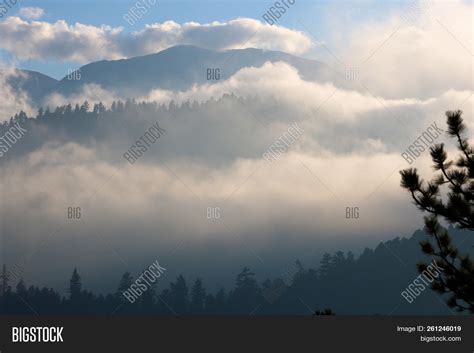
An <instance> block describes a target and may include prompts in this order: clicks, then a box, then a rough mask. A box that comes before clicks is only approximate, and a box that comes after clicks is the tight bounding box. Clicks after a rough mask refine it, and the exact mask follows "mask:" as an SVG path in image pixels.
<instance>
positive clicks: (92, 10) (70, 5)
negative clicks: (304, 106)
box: [0, 0, 409, 79]
mask: <svg viewBox="0 0 474 353" xmlns="http://www.w3.org/2000/svg"><path fill="white" fill-rule="evenodd" d="M134 3H135V1H124V0H113V1H112V0H110V1H104V0H97V1H90V0H86V1H78V0H71V1H68V2H67V6H65V5H64V2H63V1H51V0H45V1H41V2H40V4H39V3H38V1H28V0H24V1H19V2H18V3H17V5H15V6H14V7H13V8H12V9H11V10H10V11H9V13H8V16H20V17H21V18H23V19H27V20H28V16H29V15H28V13H26V12H25V13H22V10H21V9H22V8H23V9H24V8H39V9H42V10H43V11H42V12H41V15H39V14H37V15H36V16H31V15H30V17H29V20H30V21H31V20H35V21H44V22H48V23H55V22H56V21H60V20H64V21H65V22H66V23H68V24H70V25H73V24H75V23H81V24H84V25H92V26H97V27H100V26H104V25H105V26H110V27H115V28H118V27H122V28H123V32H125V33H129V32H133V31H139V30H142V29H143V28H144V26H145V25H147V24H152V23H163V22H166V21H168V20H173V21H175V22H177V23H180V24H184V23H187V22H197V23H201V24H204V23H212V22H214V21H219V22H226V21H230V20H233V19H236V18H239V17H242V18H253V19H258V20H261V19H262V15H263V14H264V13H265V12H266V11H267V10H268V9H269V8H270V6H272V5H273V2H272V1H266V0H257V1H248V0H246V1H232V0H225V1H224V0H222V1H174V0H173V1H168V0H157V1H156V4H155V5H153V6H151V7H150V8H149V10H148V11H147V12H146V14H144V15H143V17H142V18H141V19H139V20H138V21H137V22H136V23H135V24H134V25H133V26H130V25H129V24H128V23H127V22H126V21H125V20H124V18H123V16H124V15H125V14H126V13H127V11H128V10H129V9H130V7H131V6H133V5H134ZM408 4H409V1H396V2H393V1H388V2H385V1H384V2H377V1H335V2H334V1H308V0H298V1H296V3H295V4H294V5H292V6H291V8H290V10H291V11H288V12H287V13H286V14H285V15H284V16H282V18H281V19H279V20H278V23H277V24H278V25H280V26H284V27H288V28H292V29H295V30H300V31H305V32H307V33H311V35H310V36H312V35H314V38H313V40H317V41H321V42H325V38H326V37H328V36H330V35H331V34H332V32H333V31H334V26H337V32H341V33H343V32H345V31H349V30H350V27H351V26H353V25H354V23H364V22H366V21H370V20H372V19H374V18H377V19H383V18H385V17H387V16H390V15H391V14H393V12H396V11H400V9H403V8H404V7H406V6H408ZM39 5H40V6H39ZM5 17H6V16H5ZM5 17H4V18H2V19H1V20H0V21H4V20H5ZM0 47H1V46H0ZM327 55H328V53H327V52H324V51H322V50H317V49H315V50H310V51H308V52H306V53H304V54H303V56H305V57H310V58H314V59H324V58H325V57H326V56H327ZM0 58H3V60H4V61H7V62H10V63H13V64H14V65H15V66H17V67H21V68H23V69H28V70H33V71H39V72H41V73H44V74H47V75H50V76H51V77H54V78H56V79H60V78H62V77H64V76H65V75H66V73H67V70H68V69H70V68H76V67H78V66H80V64H81V63H80V62H78V61H70V60H52V59H46V58H42V59H29V60H28V59H26V60H25V59H19V58H18V57H16V56H15V55H12V54H11V53H10V52H9V51H7V50H2V49H0ZM328 59H330V58H328ZM82 64H83V63H82Z"/></svg>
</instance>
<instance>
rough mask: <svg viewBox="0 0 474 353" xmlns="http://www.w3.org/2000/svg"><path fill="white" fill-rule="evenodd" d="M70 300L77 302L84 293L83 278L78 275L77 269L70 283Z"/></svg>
mask: <svg viewBox="0 0 474 353" xmlns="http://www.w3.org/2000/svg"><path fill="white" fill-rule="evenodd" d="M68 292H69V299H70V300H71V301H76V300H78V299H79V298H80V296H81V292H82V283H81V276H79V273H77V269H74V271H73V272H72V276H71V280H70V281H69V290H68Z"/></svg>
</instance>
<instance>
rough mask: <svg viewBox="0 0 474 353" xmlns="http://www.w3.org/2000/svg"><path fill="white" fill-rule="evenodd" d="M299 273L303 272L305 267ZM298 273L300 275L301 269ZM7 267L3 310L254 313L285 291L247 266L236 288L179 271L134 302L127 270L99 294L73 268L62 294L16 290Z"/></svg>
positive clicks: (0, 293) (0, 300) (1, 289)
mask: <svg viewBox="0 0 474 353" xmlns="http://www.w3.org/2000/svg"><path fill="white" fill-rule="evenodd" d="M301 271H303V270H302V269H301ZM296 275H301V273H297V274H296ZM10 277H11V274H10V273H9V271H8V269H7V268H6V266H3V269H2V273H1V275H0V279H1V282H0V313H1V314H15V315H29V314H39V315H41V314H143V315H156V314H158V315H183V314H191V315H192V314H194V315H203V314H211V315H219V314H236V315H239V314H242V315H249V314H254V313H255V314H256V313H258V309H259V307H260V306H261V305H262V303H263V302H264V301H268V302H271V301H272V300H273V299H274V298H272V297H273V296H275V295H281V289H282V288H281V287H280V285H281V283H280V282H277V283H278V286H275V283H272V281H265V282H264V283H263V285H262V286H260V285H259V284H258V282H257V280H256V279H255V274H254V273H253V272H251V271H250V269H249V268H247V267H246V268H244V269H243V270H242V271H241V272H240V273H239V274H238V275H237V277H236V282H235V287H234V288H233V289H232V290H231V291H229V292H226V291H225V290H224V289H221V290H219V291H218V292H217V293H215V294H210V293H208V292H207V291H206V289H205V287H204V284H203V282H202V280H201V279H196V280H195V281H194V283H193V285H192V286H191V288H189V287H188V284H187V282H186V279H185V278H184V277H183V276H182V275H179V276H178V277H177V278H176V280H175V281H174V282H171V283H170V285H169V288H167V289H164V290H163V291H161V292H160V293H158V291H157V289H156V283H157V282H155V283H154V284H153V285H150V286H149V287H147V289H146V290H145V291H143V294H141V296H139V297H138V298H137V300H135V301H134V302H133V303H131V302H130V301H128V300H127V299H126V297H125V296H124V292H126V291H127V290H129V289H130V287H131V286H132V284H133V283H134V279H133V277H132V275H131V274H130V273H129V272H126V273H124V274H123V275H122V278H121V279H120V281H119V283H118V286H117V290H116V291H115V292H114V293H111V294H107V295H105V296H104V295H95V294H94V293H92V292H90V291H88V290H86V289H84V288H83V286H82V280H81V276H80V275H79V273H78V271H77V270H76V269H74V271H73V273H72V276H71V279H70V280H69V286H68V293H67V295H66V296H61V295H60V294H59V293H58V292H56V291H55V290H54V289H52V288H46V287H44V288H39V287H35V286H29V287H27V286H26V284H25V282H24V281H23V280H21V279H20V280H19V281H18V283H17V284H16V286H15V288H14V289H13V288H12V287H11V286H10ZM313 314H315V315H331V314H333V313H332V311H331V310H330V309H325V310H324V311H316V312H314V313H313Z"/></svg>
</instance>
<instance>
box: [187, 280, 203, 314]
mask: <svg viewBox="0 0 474 353" xmlns="http://www.w3.org/2000/svg"><path fill="white" fill-rule="evenodd" d="M205 299H206V291H205V289H204V287H203V284H202V281H201V279H199V278H198V279H197V280H196V281H195V282H194V285H193V288H192V290H191V312H192V313H193V314H200V313H202V312H203V311H204V301H205Z"/></svg>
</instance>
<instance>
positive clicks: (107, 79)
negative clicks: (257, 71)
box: [54, 45, 345, 97]
mask: <svg viewBox="0 0 474 353" xmlns="http://www.w3.org/2000/svg"><path fill="white" fill-rule="evenodd" d="M268 61H269V62H277V61H283V62H286V63H288V64H291V65H292V66H294V67H295V68H296V69H298V71H299V72H300V74H301V75H302V77H304V78H306V79H312V80H314V79H317V80H318V81H322V82H328V81H331V82H334V83H336V84H337V85H344V84H345V82H344V79H343V77H342V75H340V74H338V73H337V72H335V71H334V70H332V69H331V68H329V67H328V66H327V65H325V64H323V63H321V62H318V61H314V60H308V59H303V58H299V57H296V56H293V55H290V54H286V53H283V52H278V51H267V50H260V49H239V50H227V51H214V50H209V49H203V48H199V47H195V46H189V45H181V46H175V47H171V48H169V49H166V50H163V51H161V52H159V53H156V54H151V55H146V56H140V57H134V58H130V59H123V60H115V61H109V60H103V61H98V62H94V63H90V64H87V65H85V66H82V67H81V68H80V69H79V70H80V71H79V72H80V76H79V75H77V77H71V76H69V77H68V76H66V77H64V78H63V79H62V80H61V81H60V82H59V83H58V84H57V85H56V87H55V88H54V91H55V92H58V93H61V94H63V95H66V96H67V95H70V94H73V93H76V92H79V91H80V89H81V87H82V86H83V85H85V84H98V85H100V86H102V87H103V88H105V89H109V90H114V91H116V92H117V93H119V94H121V95H123V96H126V97H133V96H136V95H143V94H146V93H148V92H149V91H150V90H151V89H154V88H162V89H167V90H186V89H188V88H191V87H192V86H193V85H195V84H204V83H213V82H216V81H215V80H211V81H208V80H207V70H208V69H215V68H218V69H219V70H220V75H221V77H220V80H224V79H226V78H228V77H229V76H232V75H233V74H234V73H235V72H237V71H238V70H240V69H242V68H244V67H249V66H253V67H260V66H262V65H263V64H264V63H265V62H268ZM73 76H74V75H73ZM74 78H77V79H74Z"/></svg>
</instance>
